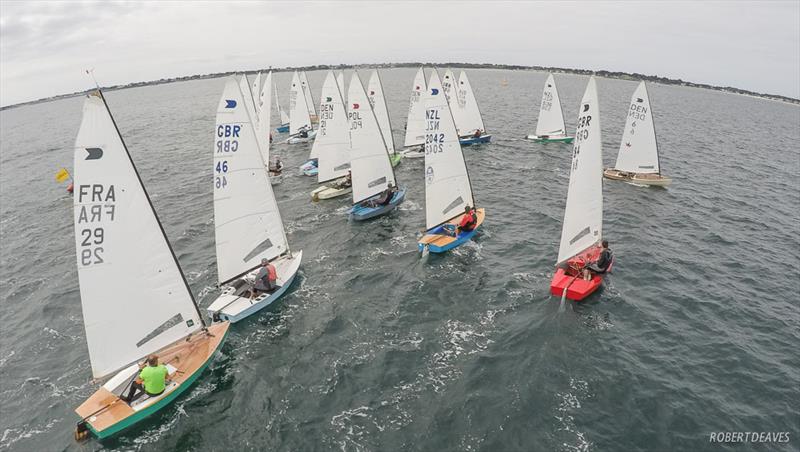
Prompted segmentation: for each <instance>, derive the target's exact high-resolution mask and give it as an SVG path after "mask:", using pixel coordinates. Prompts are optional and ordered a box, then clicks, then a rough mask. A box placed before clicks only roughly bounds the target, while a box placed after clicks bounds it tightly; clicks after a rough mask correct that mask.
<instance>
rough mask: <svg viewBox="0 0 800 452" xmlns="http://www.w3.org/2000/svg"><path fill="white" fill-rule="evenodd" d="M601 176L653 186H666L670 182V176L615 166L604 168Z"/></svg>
mask: <svg viewBox="0 0 800 452" xmlns="http://www.w3.org/2000/svg"><path fill="white" fill-rule="evenodd" d="M603 176H605V177H606V178H607V179H611V180H621V181H624V182H630V183H633V184H640V185H652V186H654V187H666V186H668V185H669V184H671V183H672V178H670V177H666V176H662V175H660V174H653V173H629V172H627V171H620V170H618V169H615V168H606V169H605V171H603Z"/></svg>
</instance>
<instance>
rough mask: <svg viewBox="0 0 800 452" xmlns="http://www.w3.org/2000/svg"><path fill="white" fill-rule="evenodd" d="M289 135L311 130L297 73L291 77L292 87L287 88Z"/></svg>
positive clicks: (304, 96)
mask: <svg viewBox="0 0 800 452" xmlns="http://www.w3.org/2000/svg"><path fill="white" fill-rule="evenodd" d="M289 118H290V119H289V133H290V134H291V135H294V134H296V133H297V132H299V131H300V129H301V128H303V127H305V128H307V129H310V128H311V118H310V117H309V116H308V108H307V107H306V95H305V93H304V92H303V88H302V87H301V85H300V77H299V76H298V75H297V71H295V72H294V75H292V86H291V87H290V88H289Z"/></svg>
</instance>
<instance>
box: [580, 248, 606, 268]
mask: <svg viewBox="0 0 800 452" xmlns="http://www.w3.org/2000/svg"><path fill="white" fill-rule="evenodd" d="M611 259H612V257H611V250H610V249H608V248H604V249H603V251H601V252H600V257H598V258H597V262H593V263H591V264H589V265H587V266H586V268H588V269H589V270H591V271H593V272H595V273H605V272H606V271H607V270H608V266H609V265H611Z"/></svg>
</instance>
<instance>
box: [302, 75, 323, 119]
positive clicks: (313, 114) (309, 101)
mask: <svg viewBox="0 0 800 452" xmlns="http://www.w3.org/2000/svg"><path fill="white" fill-rule="evenodd" d="M300 85H301V86H302V87H303V94H304V95H305V96H306V107H307V108H308V117H309V118H311V122H317V121H318V119H319V118H318V117H317V104H316V103H314V95H313V94H311V85H310V84H309V83H308V76H306V71H300Z"/></svg>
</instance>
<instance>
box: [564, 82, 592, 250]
mask: <svg viewBox="0 0 800 452" xmlns="http://www.w3.org/2000/svg"><path fill="white" fill-rule="evenodd" d="M602 148H603V142H602V137H601V136H600V108H599V105H598V102H597V84H596V82H595V80H594V76H592V77H591V78H589V83H588V85H587V86H586V92H585V93H583V99H582V100H581V104H580V107H579V109H578V126H577V129H576V130H575V141H574V142H573V148H572V166H571V169H570V173H569V189H568V190H567V206H566V208H565V209H564V224H563V225H562V227H561V245H560V246H559V248H558V265H560V264H562V263H564V262H566V261H567V260H569V259H570V258H572V257H574V256H575V255H577V254H579V253H581V252H582V251H584V250H586V249H587V248H589V247H590V246H592V245H594V244H596V243H597V242H598V241H600V240H601V238H602V236H603V149H602Z"/></svg>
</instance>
